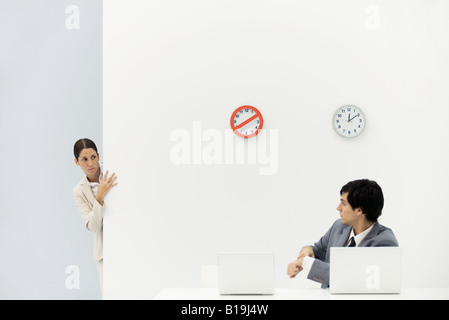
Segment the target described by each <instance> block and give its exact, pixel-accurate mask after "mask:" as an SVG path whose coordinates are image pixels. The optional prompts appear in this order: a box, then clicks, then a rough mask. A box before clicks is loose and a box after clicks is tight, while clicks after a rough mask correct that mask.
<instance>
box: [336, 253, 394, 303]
mask: <svg viewBox="0 0 449 320" xmlns="http://www.w3.org/2000/svg"><path fill="white" fill-rule="evenodd" d="M401 280H402V248H400V247H355V248H348V247H344V248H331V252H330V275H329V281H330V283H329V292H330V293H331V294H334V293H343V294H344V293H346V294H351V293H353V294H357V293H400V292H401Z"/></svg>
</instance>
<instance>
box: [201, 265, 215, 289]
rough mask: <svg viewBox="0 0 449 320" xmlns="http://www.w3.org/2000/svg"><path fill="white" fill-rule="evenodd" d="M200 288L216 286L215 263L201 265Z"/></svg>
mask: <svg viewBox="0 0 449 320" xmlns="http://www.w3.org/2000/svg"><path fill="white" fill-rule="evenodd" d="M201 288H218V266H217V265H204V266H202V267H201Z"/></svg>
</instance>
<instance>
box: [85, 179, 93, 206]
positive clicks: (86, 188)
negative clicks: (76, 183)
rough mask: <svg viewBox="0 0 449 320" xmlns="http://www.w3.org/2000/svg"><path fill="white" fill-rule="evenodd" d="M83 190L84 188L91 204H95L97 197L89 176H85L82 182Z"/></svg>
mask: <svg viewBox="0 0 449 320" xmlns="http://www.w3.org/2000/svg"><path fill="white" fill-rule="evenodd" d="M82 190H83V193H84V195H85V196H86V198H87V200H89V203H90V205H91V206H93V204H94V202H95V197H94V194H93V192H92V189H91V188H90V185H89V181H88V180H87V177H85V178H84V180H83V182H82Z"/></svg>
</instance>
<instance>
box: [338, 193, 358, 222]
mask: <svg viewBox="0 0 449 320" xmlns="http://www.w3.org/2000/svg"><path fill="white" fill-rule="evenodd" d="M337 210H338V211H340V217H341V222H343V223H344V224H347V225H351V226H352V225H354V224H355V222H356V221H357V220H358V217H359V216H360V215H361V214H362V210H360V209H359V208H357V209H355V210H354V209H353V208H352V207H351V205H350V204H349V202H348V192H344V193H343V194H342V195H341V197H340V204H339V205H338V207H337Z"/></svg>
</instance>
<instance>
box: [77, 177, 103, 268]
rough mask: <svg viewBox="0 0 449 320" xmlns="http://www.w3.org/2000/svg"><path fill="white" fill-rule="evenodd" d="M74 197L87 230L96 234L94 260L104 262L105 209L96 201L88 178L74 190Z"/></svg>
mask: <svg viewBox="0 0 449 320" xmlns="http://www.w3.org/2000/svg"><path fill="white" fill-rule="evenodd" d="M73 197H74V199H75V203H76V205H77V206H78V210H79V212H80V214H81V217H82V218H83V220H84V223H85V225H86V228H87V230H89V231H92V232H94V233H95V246H94V259H95V260H97V261H101V260H103V209H104V207H102V206H101V205H100V204H99V203H98V201H97V200H96V199H95V197H94V194H93V192H92V189H91V188H90V186H89V183H88V180H87V177H84V179H82V180H81V181H80V182H79V183H78V184H77V185H76V187H75V188H73Z"/></svg>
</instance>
